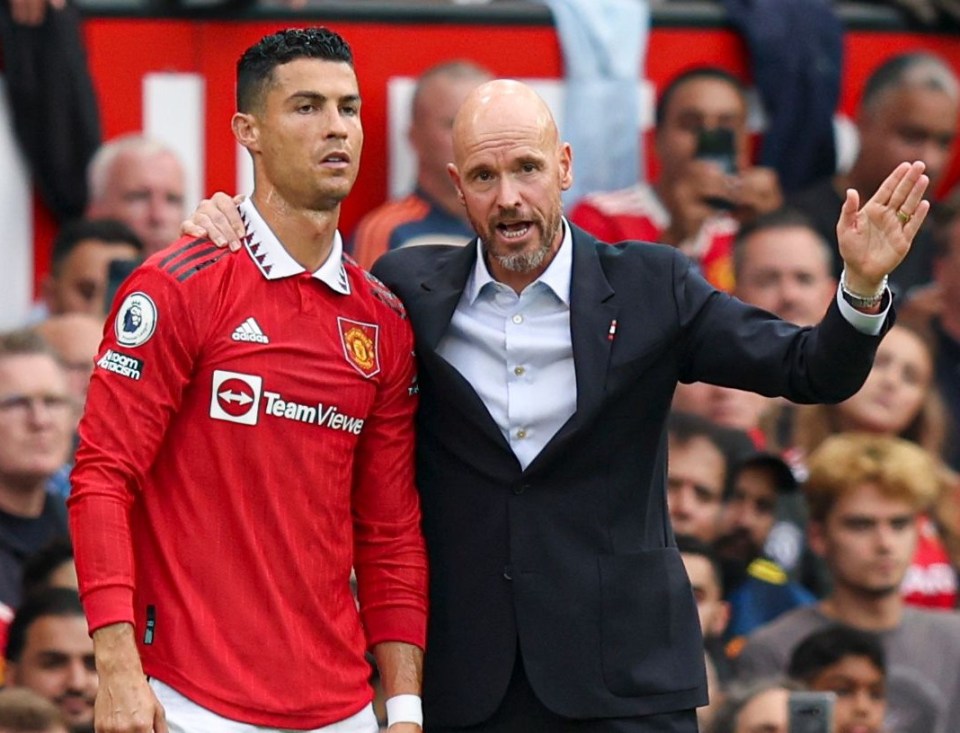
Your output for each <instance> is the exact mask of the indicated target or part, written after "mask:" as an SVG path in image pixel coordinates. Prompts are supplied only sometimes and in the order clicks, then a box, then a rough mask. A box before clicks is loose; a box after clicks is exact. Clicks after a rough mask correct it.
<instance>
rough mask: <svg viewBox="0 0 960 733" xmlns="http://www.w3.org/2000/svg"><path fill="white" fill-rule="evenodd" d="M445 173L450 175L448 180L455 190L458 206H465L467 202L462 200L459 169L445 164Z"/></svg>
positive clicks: (450, 164)
mask: <svg viewBox="0 0 960 733" xmlns="http://www.w3.org/2000/svg"><path fill="white" fill-rule="evenodd" d="M447 173H448V174H449V175H450V180H451V181H453V185H454V187H455V188H456V189H457V198H458V199H460V205H461V206H466V205H467V201H466V199H464V198H463V188H462V187H461V186H460V171H459V169H458V168H457V166H455V165H454V164H453V163H447Z"/></svg>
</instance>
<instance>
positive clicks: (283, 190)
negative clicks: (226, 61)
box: [234, 58, 363, 211]
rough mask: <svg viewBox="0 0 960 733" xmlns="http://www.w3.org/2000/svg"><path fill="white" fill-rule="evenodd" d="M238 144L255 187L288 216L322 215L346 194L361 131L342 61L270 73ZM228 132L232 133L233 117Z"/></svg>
mask: <svg viewBox="0 0 960 733" xmlns="http://www.w3.org/2000/svg"><path fill="white" fill-rule="evenodd" d="M238 117H241V118H244V120H245V121H246V122H247V123H248V124H249V128H247V132H248V133H249V137H243V136H241V134H240V133H238V137H240V139H241V143H243V144H244V145H245V146H246V147H247V148H248V149H249V150H250V151H251V152H252V153H253V156H254V160H255V161H256V163H257V182H256V183H257V188H258V189H260V188H266V189H268V190H267V191H266V192H265V195H266V196H269V197H279V199H280V200H281V201H283V202H285V203H286V204H288V205H290V206H292V207H293V208H296V209H306V210H312V211H329V210H332V209H335V208H336V207H337V206H339V204H340V202H341V201H342V200H343V199H344V198H345V197H346V195H347V194H348V193H349V192H350V189H351V188H352V187H353V182H354V181H355V180H356V178H357V171H358V170H359V166H360V151H361V148H362V147H363V128H362V127H361V125H360V91H359V88H358V86H357V75H356V73H355V72H354V70H353V67H351V66H350V65H349V64H347V63H345V62H342V61H323V60H318V59H311V58H300V59H296V60H294V61H290V62H288V63H286V64H281V65H280V66H277V67H276V68H275V69H274V70H273V73H272V75H271V78H270V81H269V82H268V83H267V85H266V87H265V89H264V92H263V95H262V99H261V100H260V102H259V103H258V104H257V105H256V108H255V109H254V110H253V111H251V112H250V113H249V114H246V115H238ZM234 125H235V129H236V126H237V122H236V118H235V123H234Z"/></svg>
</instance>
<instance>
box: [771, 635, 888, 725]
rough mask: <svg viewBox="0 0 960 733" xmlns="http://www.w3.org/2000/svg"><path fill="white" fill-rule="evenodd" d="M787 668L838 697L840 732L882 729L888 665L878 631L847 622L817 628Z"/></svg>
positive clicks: (836, 713) (817, 688) (813, 687)
mask: <svg viewBox="0 0 960 733" xmlns="http://www.w3.org/2000/svg"><path fill="white" fill-rule="evenodd" d="M787 673H788V674H789V675H790V677H791V679H794V680H796V681H798V682H800V683H801V684H803V686H804V687H806V688H807V689H809V690H813V691H816V692H832V693H834V694H835V695H836V696H837V699H836V705H835V706H834V721H833V722H834V728H833V732H834V733H882V731H883V715H884V712H885V711H886V708H887V693H886V679H887V664H886V655H885V654H884V653H883V644H882V643H881V642H880V639H879V638H878V637H877V635H876V634H872V633H870V632H867V631H859V630H857V629H852V628H850V627H848V626H843V625H842V624H837V625H835V626H828V627H827V628H825V629H823V630H822V631H815V632H814V633H812V634H810V636H808V637H807V638H806V639H804V640H803V641H801V642H800V643H799V644H798V645H797V648H796V649H794V650H793V654H791V655H790V664H789V666H788V667H787Z"/></svg>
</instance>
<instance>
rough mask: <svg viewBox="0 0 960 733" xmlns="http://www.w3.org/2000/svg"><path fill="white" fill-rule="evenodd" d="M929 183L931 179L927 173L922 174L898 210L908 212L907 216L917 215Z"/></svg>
mask: <svg viewBox="0 0 960 733" xmlns="http://www.w3.org/2000/svg"><path fill="white" fill-rule="evenodd" d="M929 184H930V179H929V178H928V177H927V176H926V175H921V176H920V177H919V178H918V179H917V181H916V182H915V183H914V184H913V188H912V189H910V192H909V193H908V194H907V196H906V198H905V199H904V200H903V202H902V203H901V204H900V205H899V206H898V207H897V209H896V210H897V211H900V212H902V213H903V214H906V215H907V216H916V212H917V209H918V208H919V206H920V202H921V201H922V200H923V194H924V193H926V190H927V186H928V185H929Z"/></svg>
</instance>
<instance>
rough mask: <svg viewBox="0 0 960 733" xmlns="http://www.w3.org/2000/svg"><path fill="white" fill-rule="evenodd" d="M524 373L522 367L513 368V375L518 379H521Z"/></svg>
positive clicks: (524, 370)
mask: <svg viewBox="0 0 960 733" xmlns="http://www.w3.org/2000/svg"><path fill="white" fill-rule="evenodd" d="M526 371H527V370H526V369H524V368H523V367H522V366H518V367H514V368H513V373H514V374H516V375H517V376H518V377H522V376H523V375H524V373H525V372H526Z"/></svg>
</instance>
